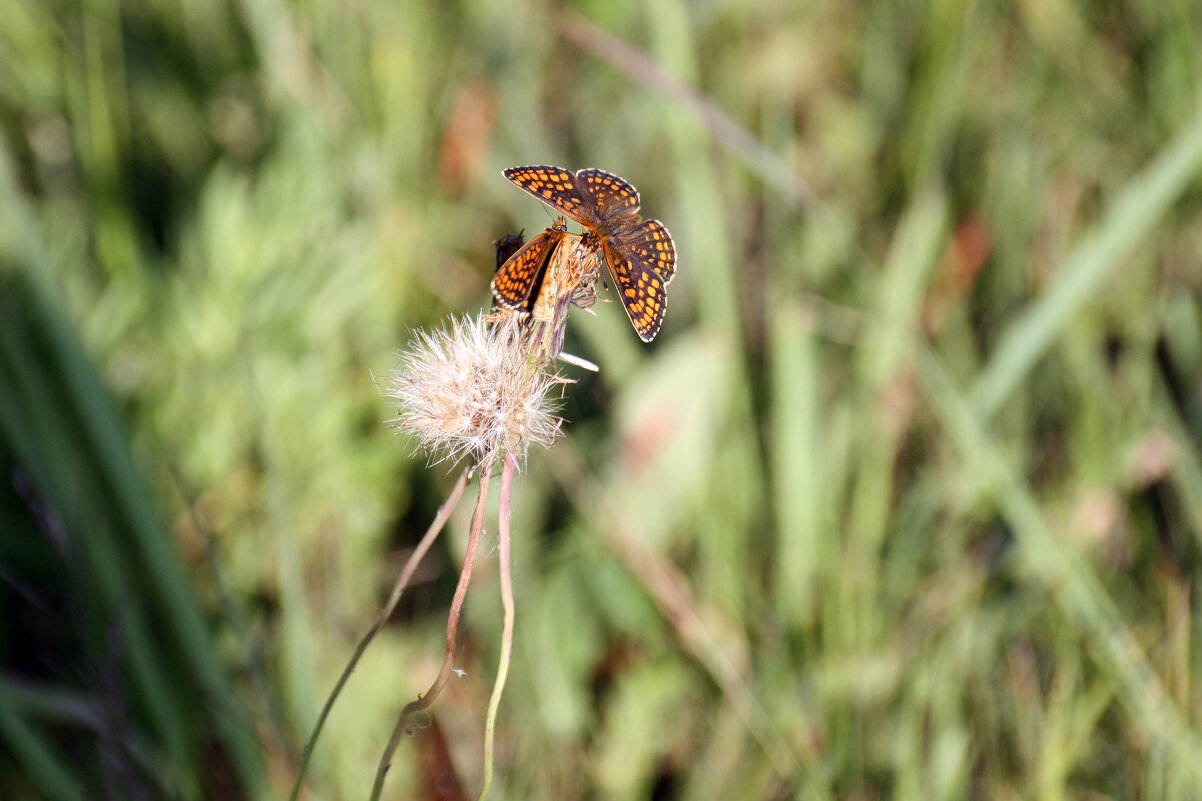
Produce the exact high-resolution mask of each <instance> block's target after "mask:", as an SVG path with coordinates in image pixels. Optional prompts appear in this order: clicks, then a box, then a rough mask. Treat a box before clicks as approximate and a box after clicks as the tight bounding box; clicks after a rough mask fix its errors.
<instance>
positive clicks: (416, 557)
mask: <svg viewBox="0 0 1202 801" xmlns="http://www.w3.org/2000/svg"><path fill="white" fill-rule="evenodd" d="M471 471H472V468H471V467H470V466H468V467H465V468H464V469H463V472H461V473H460V474H459V478H457V479H456V480H455V486H454V487H452V488H451V493H450V494H449V495H448V496H447V499H446V500H445V501H443V503H442V506H440V507H438V513H437V514H435V515H434V520H433V521H431V523H430V527H429V528H428V529H426V533H425V534H424V535H423V536H422V539H421V542H419V543H418V544H417V547H416V548H414V549H413V553H411V554H410V555H409V559H408V560H406V561H405V566H404V567H403V568H401V572H400V575H398V576H397V579H396V582H395V583H394V584H393V585H392V594H391V595H389V596H388V601H387V603H385V604H384V608H383V609H381V610H380V616H379V617H377V618H376V622H375V623H373V624H372V627H371V628H370V629H368V630H367V634H365V635H363V639H361V640H360V641H359V644H358V645H357V646H355V652H354V653H353V654H351V658H350V661H349V662H347V665H346V668H345V669H343V671H342V675H341V676H339V677H338V683H337V684H335V685H334V690H333V691H332V692H331V693H330V697H329V698H327V699H326V703H325V706H323V707H322V708H321V714H320V715H318V716H317V723H316V724H315V725H314V726H313V733H312V734H310V735H309V741H308V742H307V743H305V751H304V754H303V755H302V757H301V764H300V769H299V770H298V771H297V774H296V783H295V784H293V785H292V794H291V795H290V796H289V799H290V801H296V798H297V796H298V795H300V788H301V784H302V783H303V782H304V779H305V774H306V773H308V770H309V761H310V760H311V759H312V757H313V749H314V747H315V746H316V745H317V738H318V736H319V735H320V734H321V729H322V727H323V726H324V725H325V722H326V718H327V717H328V716H329V714H330V710H331V709H332V708H333V706H334V701H335V700H337V698H338V695H339V693H341V692H342V688H343V686H344V685H345V684H346V682H347V680H348V679H349V678H350V676H351V673H352V672H353V671H354V669H355V665H357V664H359V658H360V657H361V656H363V652H364V651H366V650H367V646H368V645H369V644H370V643H371V641H372V640H373V639H375V637H376V635H377V634H379V633H380V630H381V629H382V628H384V624H385V623H387V622H388V618H390V617H392V613H393V611H394V610H395V609H396V605H397V603H398V602H399V601H400V600H401V595H402V594H403V593H404V592H405V588H406V587H408V586H409V580H410V579H411V578H413V573H414V571H415V570H417V566H418V564H420V563H421V561H422V559H424V558H425V556H426V552H427V551H429V550H430V546H432V545H433V544H434V541H435V540H436V539H438V535H439V533H441V532H442V529H443V526H445V525H446V523H447V520H448V519H449V518H450V516H451V512H452V511H454V509H455V507H456V506H458V505H459V499H460V498H462V497H463V490H464V489H465V488H466V487H467V479H468V476H469V475H471Z"/></svg>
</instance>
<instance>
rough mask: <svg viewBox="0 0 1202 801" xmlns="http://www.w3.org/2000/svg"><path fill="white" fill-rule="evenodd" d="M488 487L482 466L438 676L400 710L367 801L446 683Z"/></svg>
mask: <svg viewBox="0 0 1202 801" xmlns="http://www.w3.org/2000/svg"><path fill="white" fill-rule="evenodd" d="M488 484H489V469H488V466H487V465H486V466H484V467H482V468H481V470H480V494H479V497H478V498H477V499H476V511H475V513H473V515H472V530H471V533H470V534H469V535H468V538H467V553H466V554H465V555H464V557H463V569H462V570H461V571H460V572H459V584H458V585H457V586H456V587H455V596H454V598H452V599H451V611H450V614H449V615H448V616H447V644H446V656H444V657H443V660H442V669H441V670H439V671H438V676H437V677H436V678H435V679H434V683H433V684H431V685H430V689H429V690H427V691H426V694H425V695H420V696H418V698H417V700H416V701H411V702H409V703H408V704H406V705H405V708H404V709H402V710H401V714H400V717H398V718H397V722H396V728H394V729H393V730H392V737H391V738H389V740H388V747H387V748H385V749H384V754H383V756H381V757H380V765H379V767H378V768H376V781H375V783H374V784H373V785H372V788H371V801H379V798H380V791H381V790H383V789H384V777H385V776H386V775H387V773H388V767H389V765H391V764H392V756H393V754H395V753H396V749H397V746H398V745H399V744H400V742H401V735H402V734H404V733H405V730H406V728H407V726H408V724H409V719H410V718H411V717H413V715H414V713H416V712H420V711H422V710H423V709H425V708H426V707H428V706H430V704H432V703H434V700H435V699H436V698H438V696H439V695H440V694H441V693H442V689H443V687H445V686H446V684H447V680H448V679H450V677H451V669H452V668H454V667H455V637H456V635H457V634H458V633H459V613H460V612H461V611H463V600H464V598H465V597H466V596H467V585H468V584H470V583H471V581H472V568H473V567H474V566H475V564H476V546H478V545H479V544H480V532H481V531H482V530H483V529H484V506H485V503H486V502H487V501H488Z"/></svg>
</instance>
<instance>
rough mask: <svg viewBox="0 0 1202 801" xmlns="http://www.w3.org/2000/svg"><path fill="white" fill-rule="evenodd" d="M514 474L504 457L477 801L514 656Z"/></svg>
mask: <svg viewBox="0 0 1202 801" xmlns="http://www.w3.org/2000/svg"><path fill="white" fill-rule="evenodd" d="M516 472H517V459H515V458H514V457H513V455H512V454H511V455H509V456H506V457H505V466H504V468H502V470H501V501H500V509H499V510H498V516H499V518H500V520H499V523H498V530H499V534H498V535H497V537H498V548H499V549H500V561H501V566H500V573H501V609H502V612H503V618H502V623H501V660H500V664H498V665H497V679H496V681H495V682H493V687H492V697H491V698H489V699H488V717H487V719H486V721H485V724H484V784H483V785H482V786H481V788H480V801H484V799H485V798H487V797H488V792H489V790H491V789H492V774H493V733H494V729H495V727H496V722H497V708H498V707H500V705H501V694H502V693H503V692H504V691H505V679H506V677H507V676H508V675H509V658H510V656H512V654H513V576H512V574H511V572H510V566H509V563H510V561H511V560H510V556H509V554H510V548H509V494H510V491H511V490H512V488H513V475H514V473H516Z"/></svg>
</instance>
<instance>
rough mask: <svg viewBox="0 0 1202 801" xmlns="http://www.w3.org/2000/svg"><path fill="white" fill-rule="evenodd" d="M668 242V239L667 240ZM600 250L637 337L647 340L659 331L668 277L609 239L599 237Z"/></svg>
mask: <svg viewBox="0 0 1202 801" xmlns="http://www.w3.org/2000/svg"><path fill="white" fill-rule="evenodd" d="M668 241H669V242H671V239H669V240H668ZM601 251H602V252H603V253H604V254H605V261H606V262H607V263H608V264H609V273H610V275H612V276H613V279H614V286H615V288H616V289H617V290H618V298H619V299H620V300H621V301H622V307H623V308H624V309H626V316H627V317H629V318H630V324H631V325H633V326H634V330H635V332H636V333H637V334H638V335H639V339H641V340H643V341H644V342H650V341H651V340H653V339H655V335H656V334H658V333H659V328H660V326H661V325H663V323H664V312H665V311H666V310H667V307H668V293H667V291H666V287H667V284H668V280H669V279H665V278H661V277H660V275H659V274H658V273H656V272H655V270H654V269H652V267H651V264H650V262H648V261H647V260H645V259H644V258H643V257H642V256H641V255H639V254H637V253H634V252H629V251H623V250H622V249H621V248H619V247H616V246H615V245H614V243H613V242H610V241H608V240H602V242H601Z"/></svg>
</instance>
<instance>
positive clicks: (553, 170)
mask: <svg viewBox="0 0 1202 801" xmlns="http://www.w3.org/2000/svg"><path fill="white" fill-rule="evenodd" d="M504 174H505V177H506V178H508V179H509V180H510V181H512V182H513V183H514V184H516V185H517V186H519V187H521V188H522V189H525V190H526V191H527V192H529V193H530V194H532V195H534V196H535V197H536V198H538V199H539V200H541V201H542V202H543V203H546V204H547V205H548V206H550V207H551V208H553V209H555V210H556V211H559V212H562V213H563V214H566V215H567V216H569V217H571V218H572V219H573V220H575V221H576V222H578V223H580V224H581V225H592V224H593V215H592V210H591V208H590V207H589V204H588V203H587V202H586V201H585V199H584V197H583V196H582V195H581V194H580V190H579V189H577V188H576V176H575V175H573V174H572V173H571V172H569V171H568V170H565V169H562V168H560V167H548V166H545V165H541V166H535V167H509V168H508V169H506V170H505V172H504Z"/></svg>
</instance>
